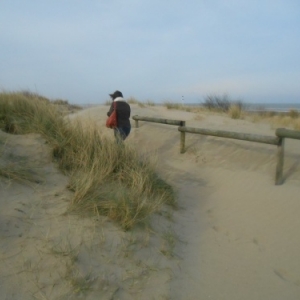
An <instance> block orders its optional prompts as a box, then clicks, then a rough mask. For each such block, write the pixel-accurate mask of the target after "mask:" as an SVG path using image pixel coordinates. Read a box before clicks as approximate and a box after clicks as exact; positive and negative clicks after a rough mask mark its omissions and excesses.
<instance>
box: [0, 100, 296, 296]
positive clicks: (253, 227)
mask: <svg viewBox="0 0 300 300" xmlns="http://www.w3.org/2000/svg"><path fill="white" fill-rule="evenodd" d="M107 109H108V107H107V106H97V107H92V108H88V109H85V110H83V111H80V112H78V113H76V114H74V115H71V116H70V118H71V119H74V118H79V119H80V120H82V121H83V122H88V121H90V120H94V121H95V122H97V124H98V125H99V127H101V128H103V133H104V134H107V135H112V134H113V133H112V131H111V130H110V129H107V128H105V127H104V126H103V125H104V123H105V119H106V111H107ZM135 114H137V115H144V116H150V117H158V118H169V119H180V120H185V121H186V124H187V126H190V127H198V128H208V129H222V130H228V131H237V132H244V133H255V134H263V135H271V136H274V131H275V130H274V129H273V128H271V126H270V125H268V124H265V123H252V122H250V121H247V120H232V119H230V118H229V117H227V116H221V115H214V114H209V113H201V114H194V113H189V112H182V111H177V110H168V109H167V108H165V107H157V106H153V107H152V106H151V107H139V106H138V105H132V115H135ZM132 125H133V129H132V132H131V135H130V137H129V138H128V140H127V141H126V143H127V144H130V145H133V146H134V147H136V149H137V150H138V151H140V152H141V153H145V152H147V153H150V155H152V156H155V157H156V159H157V170H158V172H159V174H160V175H161V176H163V177H164V179H166V180H167V181H168V182H169V183H171V184H172V185H173V186H174V188H175V190H176V192H177V195H178V203H179V209H178V210H176V211H173V212H170V211H167V210H166V211H164V213H165V215H168V216H169V217H168V218H166V217H163V216H161V215H155V216H153V232H154V234H153V232H151V233H150V232H147V231H146V232H145V231H143V229H135V230H133V231H132V232H123V231H121V230H120V229H119V228H118V227H117V226H115V224H113V223H112V222H109V220H107V219H105V218H103V217H101V216H99V217H92V218H79V217H77V216H72V215H64V214H63V213H64V212H65V210H66V207H67V203H68V199H69V197H70V192H69V191H68V190H67V189H66V185H67V182H68V179H67V178H66V177H65V176H63V175H62V174H61V173H60V172H59V171H58V170H57V167H56V165H55V164H54V163H53V162H51V157H50V153H49V149H48V147H47V145H46V144H45V143H44V141H43V139H42V138H41V137H39V136H38V135H26V136H12V135H7V134H5V133H2V132H0V140H1V141H2V144H0V146H1V147H2V149H5V151H4V152H2V156H1V164H3V163H4V162H5V163H9V162H10V161H11V162H16V161H27V162H28V161H29V162H30V165H31V166H34V168H32V181H31V182H30V183H22V182H21V183H20V182H14V181H10V182H8V181H7V180H6V179H3V178H1V179H0V188H1V196H0V197H1V201H0V205H1V210H0V211H1V216H0V224H1V226H0V234H1V256H0V262H1V268H0V270H1V271H0V291H1V294H2V295H4V296H3V298H2V299H77V298H78V299H172V300H173V299H174V300H181V299H182V300H183V299H184V300H186V299H190V300H192V299H193V300H194V299H215V300H220V299H226V300H227V299H230V300H234V299H236V300H240V299H246V300H247V299H249V300H250V299H251V300H253V299H272V300H273V299H276V300H277V299H278V300H279V299H288V300H296V299H300V259H299V253H300V239H299V237H300V234H299V228H300V218H299V213H300V196H299V195H300V184H299V182H300V141H297V140H288V141H287V142H286V153H285V168H284V179H285V181H284V184H283V185H281V186H275V184H274V181H275V178H274V177H275V167H276V147H275V146H272V145H264V144H258V143H251V142H245V141H237V140H230V139H225V138H217V137H209V136H201V135H196V134H187V137H186V147H187V149H186V152H185V153H184V154H180V153H179V132H178V130H177V127H176V126H171V125H163V124H156V123H150V122H141V121H140V122H139V128H134V122H132ZM4 140H5V143H4ZM4 146H5V147H4ZM40 181H43V183H41V182H40ZM164 213H162V215H163V214H164ZM167 234H169V235H170V238H171V237H176V240H177V241H176V244H175V245H174V247H170V245H169V248H168V250H166V249H164V247H166V241H167V240H168V238H167ZM163 250H165V251H163ZM167 252H168V253H167ZM166 253H167V254H168V255H166ZM76 289H77V291H76Z"/></svg>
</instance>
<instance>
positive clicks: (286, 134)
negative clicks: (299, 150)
mask: <svg viewBox="0 0 300 300" xmlns="http://www.w3.org/2000/svg"><path fill="white" fill-rule="evenodd" d="M275 134H276V135H277V136H278V137H280V138H289V139H295V140H300V131H296V130H289V129H285V128H277V129H276V131H275Z"/></svg>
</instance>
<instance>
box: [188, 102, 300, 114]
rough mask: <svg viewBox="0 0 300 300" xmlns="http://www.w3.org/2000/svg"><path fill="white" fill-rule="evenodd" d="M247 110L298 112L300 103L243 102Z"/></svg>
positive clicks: (194, 104) (196, 104)
mask: <svg viewBox="0 0 300 300" xmlns="http://www.w3.org/2000/svg"><path fill="white" fill-rule="evenodd" d="M243 104H244V105H245V110H247V111H274V112H289V111H290V110H292V109H293V110H297V111H299V112H300V103H245V102H243ZM185 105H187V106H199V105H200V106H202V105H203V103H186V104H185Z"/></svg>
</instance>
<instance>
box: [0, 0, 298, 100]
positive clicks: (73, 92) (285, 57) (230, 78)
mask: <svg viewBox="0 0 300 300" xmlns="http://www.w3.org/2000/svg"><path fill="white" fill-rule="evenodd" d="M0 89H1V90H6V91H19V90H30V91H32V92H37V93H39V94H41V95H43V96H46V97H48V98H51V99H56V98H60V99H67V100H69V102H71V103H79V104H83V103H101V102H104V101H105V100H107V99H108V98H109V97H108V93H111V92H113V91H114V90H116V89H119V90H120V91H122V92H123V94H124V97H125V98H128V97H130V96H133V97H135V98H137V99H138V100H141V101H146V100H152V101H155V102H162V101H174V102H180V101H181V100H182V96H184V101H185V102H186V103H188V102H201V101H203V99H204V97H205V96H207V95H223V94H227V95H228V96H229V97H230V98H232V99H237V98H239V99H241V100H243V101H245V102H281V103H282V102H297V103H300V1H299V0H251V1H250V0H185V1H179V0H90V1H88V0H86V1H83V0H81V1H79V0H51V1H47V0H7V1H5V0H0Z"/></svg>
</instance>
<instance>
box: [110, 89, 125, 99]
mask: <svg viewBox="0 0 300 300" xmlns="http://www.w3.org/2000/svg"><path fill="white" fill-rule="evenodd" d="M109 96H111V97H112V98H113V99H116V98H118V97H123V94H122V93H121V92H120V91H115V92H113V93H112V94H109Z"/></svg>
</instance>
